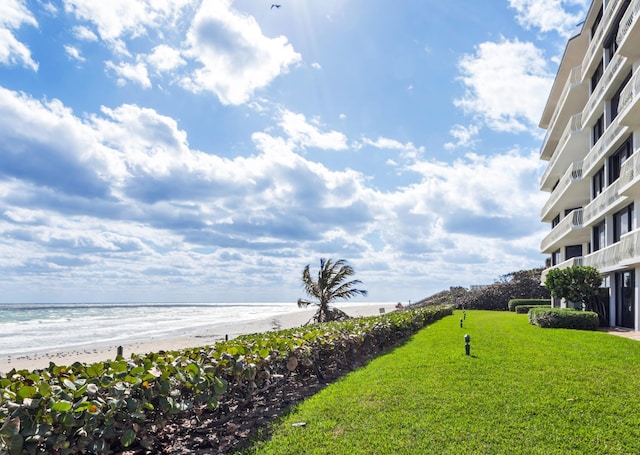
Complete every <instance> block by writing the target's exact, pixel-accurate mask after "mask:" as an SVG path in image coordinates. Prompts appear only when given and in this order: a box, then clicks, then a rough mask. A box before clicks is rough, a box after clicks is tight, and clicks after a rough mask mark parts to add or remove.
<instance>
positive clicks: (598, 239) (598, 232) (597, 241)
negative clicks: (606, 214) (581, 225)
mask: <svg viewBox="0 0 640 455" xmlns="http://www.w3.org/2000/svg"><path fill="white" fill-rule="evenodd" d="M606 245H607V237H606V235H605V221H604V220H602V222H600V223H599V224H597V225H595V226H594V227H593V251H598V250H599V249H601V248H604V247H605V246H606Z"/></svg>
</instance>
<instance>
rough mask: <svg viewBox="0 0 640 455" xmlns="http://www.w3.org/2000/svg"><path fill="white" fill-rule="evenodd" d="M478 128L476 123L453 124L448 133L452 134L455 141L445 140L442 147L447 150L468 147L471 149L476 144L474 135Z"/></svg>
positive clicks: (476, 134) (476, 133)
mask: <svg viewBox="0 0 640 455" xmlns="http://www.w3.org/2000/svg"><path fill="white" fill-rule="evenodd" d="M479 131H480V128H479V127H478V125H469V126H464V125H454V126H453V127H452V128H451V130H450V131H449V134H450V135H451V136H453V138H454V139H455V142H447V143H446V144H445V145H444V148H445V149H447V150H455V149H457V148H470V149H473V148H474V147H475V145H476V139H475V138H476V136H478V132H479Z"/></svg>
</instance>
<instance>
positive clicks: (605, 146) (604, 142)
mask: <svg viewBox="0 0 640 455" xmlns="http://www.w3.org/2000/svg"><path fill="white" fill-rule="evenodd" d="M618 117H619V116H618ZM628 129H629V127H627V126H624V125H621V124H620V120H619V118H616V119H615V120H614V121H613V122H612V123H611V125H609V127H608V128H607V130H606V131H605V132H604V134H603V135H602V136H601V137H600V139H598V142H596V144H595V145H594V146H593V147H591V150H590V151H589V153H588V154H587V156H586V157H585V159H584V166H583V169H584V173H585V175H590V173H591V171H592V170H593V168H594V167H595V166H596V165H597V164H599V163H600V160H601V159H602V158H603V157H604V155H605V153H606V152H607V151H608V150H609V147H610V146H611V144H613V143H614V142H615V141H616V140H617V139H618V138H619V137H620V136H621V135H622V134H623V133H625V132H626V131H627V130H628Z"/></svg>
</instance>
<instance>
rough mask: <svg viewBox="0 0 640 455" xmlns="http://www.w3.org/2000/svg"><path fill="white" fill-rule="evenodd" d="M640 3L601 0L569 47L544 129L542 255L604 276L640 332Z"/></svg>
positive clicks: (612, 302)
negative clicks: (545, 227) (544, 231)
mask: <svg viewBox="0 0 640 455" xmlns="http://www.w3.org/2000/svg"><path fill="white" fill-rule="evenodd" d="M639 11H640V0H633V1H631V0H594V1H593V2H592V3H591V6H590V8H589V11H588V13H587V17H586V19H585V21H584V22H583V23H582V24H581V25H580V26H579V30H577V31H576V33H575V34H574V36H573V37H571V38H570V39H569V41H568V43H567V46H566V49H565V52H564V55H563V57H562V61H561V63H560V66H559V68H558V73H557V75H556V78H555V82H554V84H553V86H552V88H551V92H550V94H549V97H548V100H547V103H546V106H545V109H544V112H543V114H542V118H541V120H540V126H541V127H542V128H544V129H546V130H547V134H546V137H545V139H544V142H543V143H542V147H541V150H540V158H541V159H542V160H545V161H548V164H547V168H546V170H545V172H544V174H543V175H542V178H541V181H540V187H541V190H542V191H545V192H547V193H549V199H548V200H547V202H546V204H545V205H544V207H543V208H542V213H541V219H542V221H543V222H545V223H549V226H550V232H549V233H548V234H547V235H546V236H545V237H544V239H543V240H542V243H541V246H540V249H541V251H542V253H543V254H547V255H549V257H550V261H549V263H548V265H549V268H547V269H546V270H545V271H544V272H543V274H542V280H543V281H544V277H545V274H546V272H547V271H548V270H550V269H551V268H565V267H570V266H572V265H574V264H578V265H590V266H593V267H596V268H597V269H598V270H599V271H600V273H601V274H602V275H603V276H604V277H605V281H604V286H605V287H606V288H607V289H608V294H609V307H608V310H609V314H608V315H607V317H608V319H609V323H610V325H611V326H621V327H628V328H632V329H634V330H639V329H640V319H639V316H640V311H639V310H640V309H639V307H638V301H639V299H638V285H639V284H640V276H639V273H640V229H638V228H639V227H640V223H639V219H638V216H639V215H638V212H639V211H640V210H635V208H636V206H640V205H639V204H640V153H637V150H638V148H639V147H640V22H639V21H638V18H639V17H640V14H638V12H639Z"/></svg>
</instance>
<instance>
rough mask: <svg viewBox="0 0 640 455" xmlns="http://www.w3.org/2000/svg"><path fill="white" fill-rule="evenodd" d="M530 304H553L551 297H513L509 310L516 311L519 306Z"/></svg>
mask: <svg viewBox="0 0 640 455" xmlns="http://www.w3.org/2000/svg"><path fill="white" fill-rule="evenodd" d="M521 305H530V306H542V305H546V306H551V300H550V299H511V300H509V304H508V306H509V311H516V307H517V306H521Z"/></svg>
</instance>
